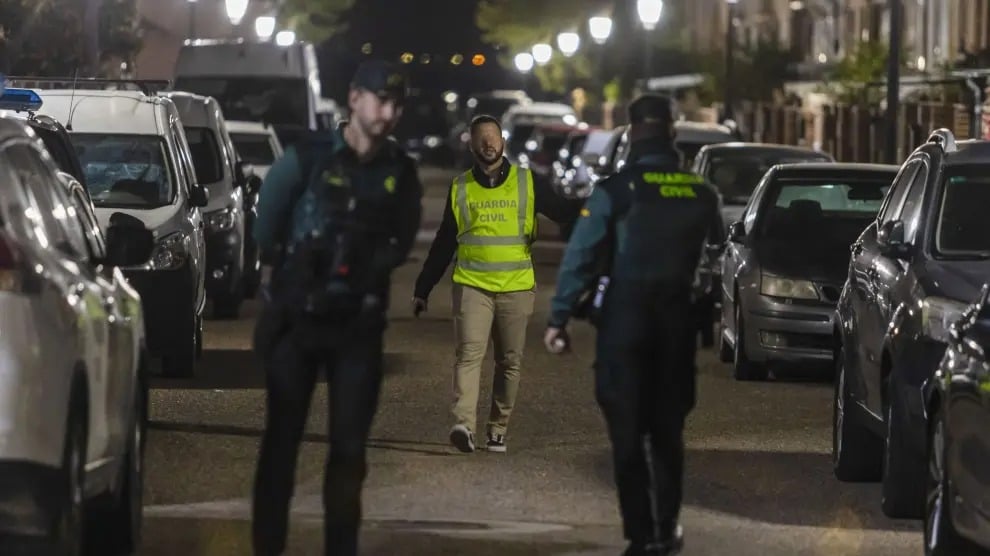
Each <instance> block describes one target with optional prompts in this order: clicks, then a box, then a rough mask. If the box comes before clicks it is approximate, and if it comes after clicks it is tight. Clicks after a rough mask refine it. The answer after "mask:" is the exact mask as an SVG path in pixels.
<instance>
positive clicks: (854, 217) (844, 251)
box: [719, 163, 897, 380]
mask: <svg viewBox="0 0 990 556" xmlns="http://www.w3.org/2000/svg"><path fill="white" fill-rule="evenodd" d="M896 175H897V166H883V165H873V164H837V163H824V164H814V163H803V164H785V165H780V166H774V167H773V168H771V169H770V171H769V172H767V174H766V176H765V177H764V178H763V180H762V181H761V182H760V183H759V185H758V186H757V187H756V190H755V191H754V193H753V196H752V199H751V200H750V202H749V204H748V205H747V206H746V210H745V212H744V214H743V218H742V220H739V221H736V222H734V223H732V225H730V226H729V241H728V243H727V245H726V248H725V252H724V254H723V257H722V272H721V274H722V300H723V301H722V311H721V321H722V325H721V334H720V335H719V352H720V355H721V358H722V360H723V361H726V362H728V361H732V362H733V363H734V367H735V368H734V374H735V377H736V379H738V380H763V379H766V378H767V374H768V370H769V369H770V367H771V365H772V364H777V363H792V364H793V363H820V364H825V365H826V368H831V364H832V358H833V355H834V353H835V323H834V314H835V307H836V303H837V302H838V300H839V292H840V291H841V289H842V283H843V281H844V280H845V276H846V272H847V271H848V269H849V245H851V244H852V243H853V242H854V241H856V238H857V237H858V236H859V235H860V234H861V233H862V232H863V229H864V228H866V227H867V226H869V225H870V223H871V222H872V221H873V220H875V219H876V215H877V211H878V210H879V209H880V204H881V203H882V202H883V198H884V195H885V194H886V192H887V188H888V187H889V186H890V184H891V182H892V181H893V179H894V176H896Z"/></svg>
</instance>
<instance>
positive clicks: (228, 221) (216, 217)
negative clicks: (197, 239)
mask: <svg viewBox="0 0 990 556" xmlns="http://www.w3.org/2000/svg"><path fill="white" fill-rule="evenodd" d="M205 216H206V225H207V226H209V228H210V229H211V230H213V231H214V232H226V231H227V230H230V229H232V228H233V227H234V210H233V209H229V208H228V209H221V210H217V211H213V212H209V213H207V214H206V215H205Z"/></svg>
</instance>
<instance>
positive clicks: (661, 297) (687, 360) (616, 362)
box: [595, 284, 697, 544]
mask: <svg viewBox="0 0 990 556" xmlns="http://www.w3.org/2000/svg"><path fill="white" fill-rule="evenodd" d="M598 327H599V330H598V342H597V361H596V364H595V367H596V368H595V395H596V398H597V400H598V403H599V405H600V406H601V409H602V412H603V413H604V416H605V421H606V423H607V425H608V433H609V438H610V439H611V443H612V457H613V464H614V469H615V482H616V486H617V487H618V490H619V505H620V506H621V511H622V519H623V528H624V532H625V537H626V538H627V539H629V540H630V541H632V542H633V543H644V544H645V543H650V542H656V541H662V540H666V539H668V538H669V537H670V535H671V534H672V533H673V530H674V528H675V527H676V525H677V519H678V514H679V513H680V507H681V497H682V482H683V474H684V439H683V429H684V421H685V418H686V417H687V415H688V413H689V412H690V411H691V409H692V408H693V407H694V403H695V375H696V367H695V361H694V357H695V352H696V349H697V348H696V333H697V327H696V325H695V320H694V314H693V309H692V304H691V302H690V295H689V290H687V289H682V288H658V287H637V286H634V285H627V286H623V285H620V284H616V287H615V288H614V289H613V290H611V291H610V292H609V298H608V301H607V305H606V308H605V312H604V313H603V315H602V320H601V321H600V323H599V325H598Z"/></svg>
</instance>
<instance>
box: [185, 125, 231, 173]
mask: <svg viewBox="0 0 990 556" xmlns="http://www.w3.org/2000/svg"><path fill="white" fill-rule="evenodd" d="M185 132H186V141H188V142H189V151H190V152H191V153H192V159H193V167H195V169H196V183H200V184H203V185H207V184H211V183H216V182H218V181H221V180H223V158H222V156H221V155H220V145H219V144H218V143H217V138H216V136H215V135H213V131H212V130H210V129H207V128H205V127H187V128H185Z"/></svg>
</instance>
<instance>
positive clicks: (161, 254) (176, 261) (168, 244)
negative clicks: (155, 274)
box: [148, 232, 190, 270]
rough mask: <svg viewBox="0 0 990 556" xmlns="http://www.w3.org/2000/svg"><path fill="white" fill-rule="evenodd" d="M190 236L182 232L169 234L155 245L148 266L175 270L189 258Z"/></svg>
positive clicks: (155, 268) (156, 268)
mask: <svg viewBox="0 0 990 556" xmlns="http://www.w3.org/2000/svg"><path fill="white" fill-rule="evenodd" d="M189 242H190V240H189V236H187V235H186V234H183V233H182V232H176V233H174V234H169V235H167V236H165V237H163V238H161V239H160V240H158V243H157V244H156V245H155V250H154V251H152V252H151V259H150V260H149V261H148V266H149V267H150V268H151V269H152V270H175V269H177V268H179V267H181V266H182V265H183V264H185V262H186V259H188V258H189Z"/></svg>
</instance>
